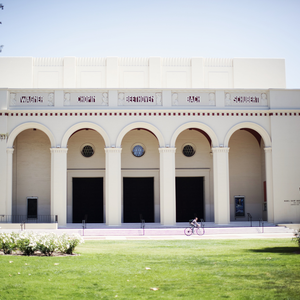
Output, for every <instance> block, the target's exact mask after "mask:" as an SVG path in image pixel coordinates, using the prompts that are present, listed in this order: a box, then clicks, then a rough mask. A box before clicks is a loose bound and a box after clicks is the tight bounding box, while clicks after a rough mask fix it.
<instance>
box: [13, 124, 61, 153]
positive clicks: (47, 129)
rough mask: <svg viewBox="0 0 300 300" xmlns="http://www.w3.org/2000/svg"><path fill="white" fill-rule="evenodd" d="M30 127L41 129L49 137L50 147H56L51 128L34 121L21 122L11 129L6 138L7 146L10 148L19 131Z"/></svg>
mask: <svg viewBox="0 0 300 300" xmlns="http://www.w3.org/2000/svg"><path fill="white" fill-rule="evenodd" d="M31 128H36V129H39V130H41V131H43V132H44V133H45V134H46V135H47V136H48V138H49V140H50V144H51V147H56V142H55V138H54V135H53V133H52V132H51V130H50V129H49V128H48V127H46V126H45V125H42V124H40V123H35V122H27V123H23V124H21V125H19V126H17V127H16V128H14V129H13V131H12V132H11V133H10V134H9V137H8V140H7V147H8V148H12V147H13V144H14V140H15V138H16V137H17V136H18V134H19V133H21V132H22V131H24V130H27V129H31Z"/></svg>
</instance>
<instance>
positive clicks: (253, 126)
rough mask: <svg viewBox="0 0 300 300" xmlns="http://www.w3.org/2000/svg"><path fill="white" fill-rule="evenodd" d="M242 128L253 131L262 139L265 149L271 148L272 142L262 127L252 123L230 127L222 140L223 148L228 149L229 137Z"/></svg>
mask: <svg viewBox="0 0 300 300" xmlns="http://www.w3.org/2000/svg"><path fill="white" fill-rule="evenodd" d="M242 128H250V129H253V130H255V131H256V132H258V133H259V134H260V135H261V137H262V138H263V140H264V144H265V147H271V146H272V141H271V138H270V135H269V134H268V132H267V131H266V130H265V129H264V128H263V127H262V126H260V125H258V124H255V123H252V122H242V123H239V124H236V125H234V126H233V127H231V128H230V129H229V131H228V132H227V134H226V136H225V139H224V147H228V144H229V140H230V138H231V136H232V135H233V133H234V132H236V131H237V130H239V129H242Z"/></svg>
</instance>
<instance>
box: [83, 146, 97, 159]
mask: <svg viewBox="0 0 300 300" xmlns="http://www.w3.org/2000/svg"><path fill="white" fill-rule="evenodd" d="M81 154H82V155H83V156H84V157H91V156H93V155H94V149H93V147H92V146H91V145H85V146H84V147H83V148H82V150H81Z"/></svg>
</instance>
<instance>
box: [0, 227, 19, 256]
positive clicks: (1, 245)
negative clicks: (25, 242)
mask: <svg viewBox="0 0 300 300" xmlns="http://www.w3.org/2000/svg"><path fill="white" fill-rule="evenodd" d="M17 236H18V234H16V233H14V232H12V233H0V250H2V251H3V253H4V254H11V253H12V252H13V251H14V250H15V249H16V248H17V245H16V239H17Z"/></svg>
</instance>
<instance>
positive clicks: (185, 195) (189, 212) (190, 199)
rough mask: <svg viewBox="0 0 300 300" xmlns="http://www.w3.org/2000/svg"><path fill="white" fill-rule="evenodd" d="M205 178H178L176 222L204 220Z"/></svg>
mask: <svg viewBox="0 0 300 300" xmlns="http://www.w3.org/2000/svg"><path fill="white" fill-rule="evenodd" d="M203 203H204V201H203V177H176V222H188V220H190V219H193V218H194V217H198V219H204V206H203Z"/></svg>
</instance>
